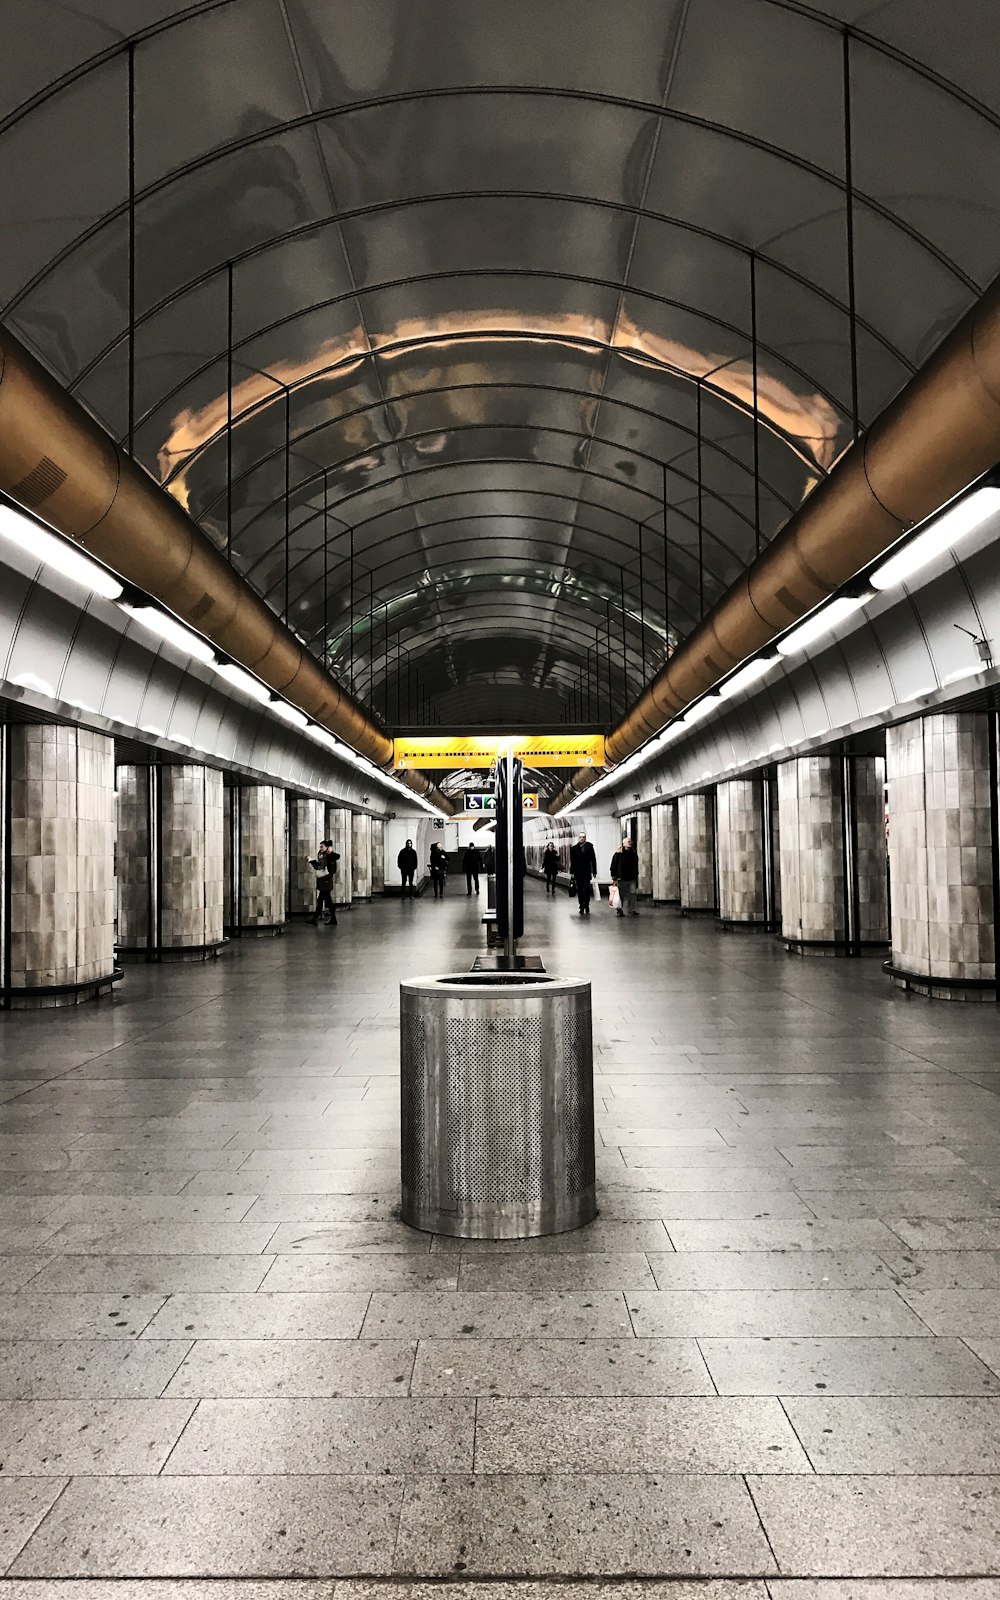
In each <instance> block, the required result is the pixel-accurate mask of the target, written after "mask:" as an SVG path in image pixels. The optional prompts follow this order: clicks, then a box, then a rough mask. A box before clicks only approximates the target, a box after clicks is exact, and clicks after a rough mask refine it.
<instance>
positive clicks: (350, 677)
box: [347, 528, 354, 694]
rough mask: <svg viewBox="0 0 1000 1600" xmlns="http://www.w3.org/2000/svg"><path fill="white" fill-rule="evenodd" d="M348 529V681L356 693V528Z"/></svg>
mask: <svg viewBox="0 0 1000 1600" xmlns="http://www.w3.org/2000/svg"><path fill="white" fill-rule="evenodd" d="M347 531H348V534H349V535H350V541H351V553H350V560H349V566H348V574H349V577H348V582H349V585H350V607H349V609H350V613H351V646H350V654H349V656H348V660H347V681H348V683H349V684H350V686H351V693H352V694H353V693H354V529H353V528H349V529H348V530H347Z"/></svg>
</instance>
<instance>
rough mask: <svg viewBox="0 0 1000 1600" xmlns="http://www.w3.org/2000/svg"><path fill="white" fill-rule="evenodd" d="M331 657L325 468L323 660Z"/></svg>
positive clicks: (327, 509)
mask: <svg viewBox="0 0 1000 1600" xmlns="http://www.w3.org/2000/svg"><path fill="white" fill-rule="evenodd" d="M329 659H330V497H329V482H328V479H327V469H326V467H324V468H323V662H324V665H325V664H326V663H327V662H328V661H329Z"/></svg>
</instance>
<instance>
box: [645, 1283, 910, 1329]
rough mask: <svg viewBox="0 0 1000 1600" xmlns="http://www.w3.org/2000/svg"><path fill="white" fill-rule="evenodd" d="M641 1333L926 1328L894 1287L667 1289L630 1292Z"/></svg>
mask: <svg viewBox="0 0 1000 1600" xmlns="http://www.w3.org/2000/svg"><path fill="white" fill-rule="evenodd" d="M625 1298H626V1300H627V1301H628V1307H629V1312H630V1314H631V1317H632V1322H633V1325H634V1327H635V1331H636V1333H637V1334H638V1335H639V1336H640V1337H646V1338H664V1337H665V1338H677V1337H685V1336H687V1337H693V1338H701V1337H702V1336H704V1337H712V1336H713V1335H714V1336H719V1337H736V1336H740V1335H742V1336H750V1335H761V1336H764V1337H773V1338H781V1337H783V1336H786V1337H787V1336H789V1335H794V1334H813V1335H825V1336H838V1337H841V1338H843V1337H851V1336H859V1335H863V1334H869V1335H871V1334H878V1335H881V1336H882V1337H888V1336H891V1335H893V1334H911V1335H919V1334H924V1333H926V1332H927V1328H926V1326H925V1325H924V1324H922V1323H921V1322H920V1320H919V1318H918V1317H916V1316H914V1314H913V1312H912V1311H910V1310H909V1308H908V1307H907V1306H906V1305H904V1303H903V1301H902V1300H901V1299H900V1298H899V1295H898V1294H896V1293H895V1292H894V1291H893V1290H892V1289H869V1290H857V1291H855V1292H847V1291H844V1290H826V1289H803V1290H799V1289H774V1290H771V1289H731V1290H718V1291H716V1292H705V1293H700V1292H698V1291H697V1290H683V1289H678V1290H673V1289H664V1290H661V1291H660V1292H659V1293H658V1294H636V1293H634V1292H629V1293H628V1294H626V1297H625Z"/></svg>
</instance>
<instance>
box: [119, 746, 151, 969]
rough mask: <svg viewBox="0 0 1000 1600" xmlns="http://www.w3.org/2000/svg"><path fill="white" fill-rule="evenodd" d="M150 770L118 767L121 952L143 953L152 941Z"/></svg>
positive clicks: (147, 767) (146, 768)
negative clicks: (135, 951)
mask: <svg viewBox="0 0 1000 1600" xmlns="http://www.w3.org/2000/svg"><path fill="white" fill-rule="evenodd" d="M152 773H153V768H152V767H150V766H141V767H139V766H127V767H119V768H118V772H117V774H116V784H117V790H118V794H117V834H116V848H115V864H116V867H117V885H118V937H117V939H116V941H115V942H116V944H117V945H118V947H119V949H120V950H122V951H130V950H145V949H147V947H148V946H149V944H150V942H151V940H150V933H151V932H153V942H155V931H154V927H155V914H156V913H155V907H154V906H153V904H152V902H151V898H150V897H151V894H152V888H153V879H154V877H155V870H154V871H152V872H151V870H150V868H151V865H152V862H151V856H150V849H151V844H150V828H149V802H150V785H151V783H152Z"/></svg>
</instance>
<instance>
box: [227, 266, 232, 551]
mask: <svg viewBox="0 0 1000 1600" xmlns="http://www.w3.org/2000/svg"><path fill="white" fill-rule="evenodd" d="M232 559H233V263H232V262H231V261H227V262H226V560H227V561H228V562H230V564H231V563H232Z"/></svg>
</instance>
